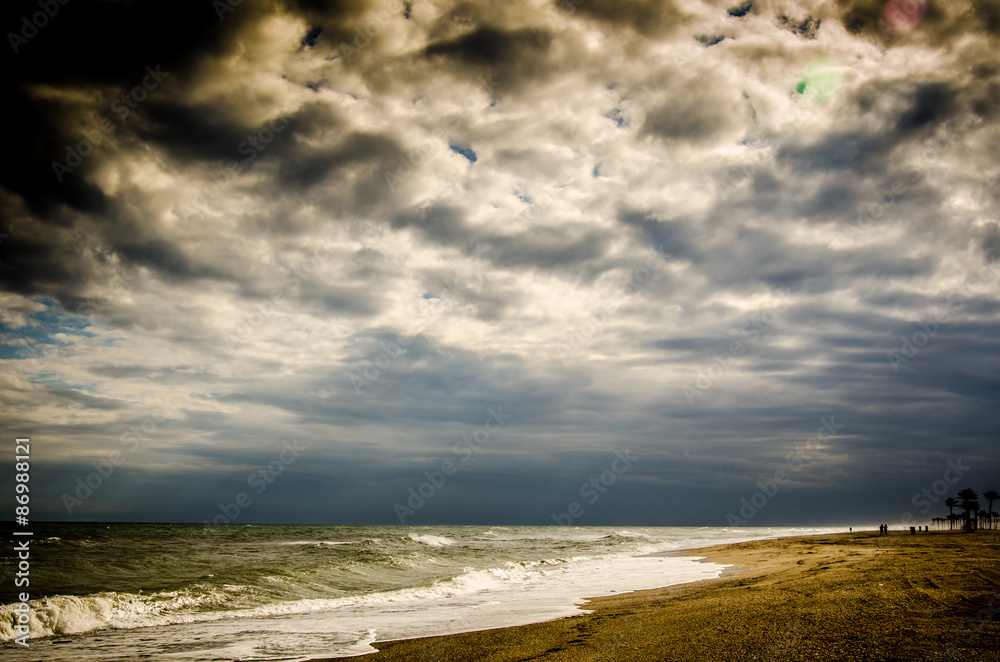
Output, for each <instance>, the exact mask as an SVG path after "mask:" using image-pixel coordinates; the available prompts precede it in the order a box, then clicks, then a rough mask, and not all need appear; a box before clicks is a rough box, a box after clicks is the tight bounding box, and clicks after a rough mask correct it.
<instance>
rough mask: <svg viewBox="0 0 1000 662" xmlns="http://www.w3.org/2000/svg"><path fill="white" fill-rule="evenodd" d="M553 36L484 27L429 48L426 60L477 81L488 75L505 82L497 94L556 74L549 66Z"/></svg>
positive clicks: (532, 31)
mask: <svg viewBox="0 0 1000 662" xmlns="http://www.w3.org/2000/svg"><path fill="white" fill-rule="evenodd" d="M552 41H553V36H552V34H551V33H550V32H549V31H548V30H542V29H538V28H520V29H516V30H504V29H501V28H497V27H494V26H490V25H481V26H479V27H477V28H475V29H473V30H472V31H470V32H467V33H465V34H463V35H461V36H458V37H454V38H450V39H443V40H441V41H436V42H434V43H431V44H428V45H427V47H426V48H425V49H424V56H425V57H427V58H428V59H429V60H430V61H431V63H438V62H440V61H441V60H446V61H448V62H449V63H450V64H451V65H452V66H454V67H456V68H457V69H459V70H465V71H467V72H468V73H469V74H470V75H472V76H473V78H476V77H478V78H480V79H481V77H482V76H483V75H485V74H488V75H489V77H490V78H491V79H492V78H494V77H495V78H496V79H499V80H500V81H502V83H501V86H500V87H499V88H497V89H496V93H498V94H504V93H506V92H507V91H508V90H511V89H514V88H515V86H516V85H518V84H520V83H522V82H524V81H529V80H532V79H538V78H543V77H545V76H546V75H548V74H549V73H551V72H552V66H551V64H550V63H549V62H548V57H549V52H550V50H551V46H552Z"/></svg>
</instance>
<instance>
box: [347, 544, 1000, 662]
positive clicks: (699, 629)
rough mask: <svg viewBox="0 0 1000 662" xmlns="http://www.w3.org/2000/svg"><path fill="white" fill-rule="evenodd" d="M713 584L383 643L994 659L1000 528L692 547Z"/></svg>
mask: <svg viewBox="0 0 1000 662" xmlns="http://www.w3.org/2000/svg"><path fill="white" fill-rule="evenodd" d="M683 555H685V556H686V555H696V556H704V557H705V558H706V560H707V561H713V562H716V563H724V564H731V565H732V566H733V567H732V568H729V569H727V570H726V572H725V574H724V575H723V576H722V577H720V578H718V579H712V580H706V581H701V582H693V583H690V584H681V585H677V586H671V587H667V588H662V589H655V590H650V591H639V592H635V593H626V594H622V595H618V596H612V597H602V598H596V599H593V600H591V601H590V602H589V603H588V604H587V605H586V608H587V609H590V610H593V612H592V613H590V614H581V615H579V616H572V617H569V618H563V619H559V620H555V621H549V622H546V623H536V624H532V625H524V626H519V627H511V628H501V629H495V630H484V631H480V632H469V633H464V634H455V635H449V636H444V637H427V638H422V639H409V640H404V641H394V642H383V643H376V644H375V647H376V648H378V649H379V652H378V653H374V654H371V655H366V656H362V657H357V658H352V659H354V660H364V661H365V662H389V661H395V660H406V661H408V662H413V661H426V662H432V661H441V662H444V661H453V660H483V661H487V662H508V661H514V660H566V661H573V662H577V661H583V660H636V661H639V662H642V661H645V660H656V661H661V660H759V661H764V660H782V661H787V662H792V661H794V660H858V661H869V660H945V659H949V660H961V661H965V660H998V661H1000V651H998V650H997V649H1000V534H998V533H996V532H989V531H980V532H977V533H974V534H966V533H960V532H930V533H921V534H917V535H911V534H909V532H906V533H900V532H893V533H892V534H891V535H890V536H889V537H879V535H878V533H877V532H863V533H853V534H846V533H845V534H836V535H820V536H809V537H801V538H778V539H773V540H759V541H753V542H747V543H739V544H735V545H722V546H718V547H708V548H704V549H698V550H688V551H685V552H684V553H683Z"/></svg>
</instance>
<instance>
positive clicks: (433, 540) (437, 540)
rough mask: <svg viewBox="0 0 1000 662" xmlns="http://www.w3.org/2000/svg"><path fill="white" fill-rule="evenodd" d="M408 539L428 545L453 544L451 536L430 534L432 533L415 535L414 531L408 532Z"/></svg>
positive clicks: (444, 545) (441, 545) (443, 545)
mask: <svg viewBox="0 0 1000 662" xmlns="http://www.w3.org/2000/svg"><path fill="white" fill-rule="evenodd" d="M410 540H412V541H413V542H418V543H420V544H421V545H428V546H429V547H446V546H448V545H454V544H455V541H454V540H452V539H451V538H445V537H444V536H432V535H422V536H421V535H417V534H416V533H411V534H410Z"/></svg>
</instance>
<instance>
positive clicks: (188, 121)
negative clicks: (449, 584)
mask: <svg viewBox="0 0 1000 662" xmlns="http://www.w3.org/2000/svg"><path fill="white" fill-rule="evenodd" d="M39 11H40V10H39V8H38V5H37V3H30V2H15V3H11V4H9V5H7V6H5V9H4V11H3V25H4V26H6V31H7V33H8V34H7V37H8V47H9V50H8V52H7V54H6V55H5V58H6V63H5V71H6V79H7V90H6V91H7V97H6V99H7V104H6V107H7V110H8V117H9V118H10V119H9V122H8V125H7V131H6V132H5V136H4V139H5V141H6V149H7V158H5V159H4V163H3V165H2V166H0V332H2V338H0V342H2V345H0V362H2V367H3V372H2V374H0V382H2V390H0V402H2V405H3V409H4V412H5V417H4V421H5V422H4V426H3V429H4V430H5V434H6V435H7V437H8V438H13V437H15V436H31V437H32V438H33V439H35V440H37V443H36V445H34V446H33V449H34V450H35V453H34V454H33V464H32V472H33V473H32V481H33V483H32V484H33V498H32V504H33V514H34V516H36V517H38V518H39V519H41V518H47V519H75V520H100V519H124V520H143V519H153V520H187V521H202V520H211V519H213V518H214V517H215V516H216V515H218V513H219V508H218V506H219V504H220V503H224V502H227V501H231V500H232V499H233V497H234V495H235V494H237V493H238V492H239V491H241V490H242V489H246V478H247V476H248V475H249V474H250V473H253V472H255V471H257V469H258V468H259V467H264V466H267V465H268V463H271V462H273V461H274V460H276V459H277V458H278V456H279V454H280V453H281V451H282V448H283V446H282V442H283V441H289V440H293V439H294V440H296V443H298V444H299V445H300V446H301V447H302V448H303V449H304V450H303V451H302V455H301V458H302V461H297V462H295V464H294V465H290V466H288V467H287V468H284V469H283V470H282V473H281V474H280V475H276V476H273V480H274V482H273V484H272V485H271V486H270V487H269V489H268V491H267V494H266V496H265V497H262V498H260V499H256V500H255V502H254V507H253V508H252V509H250V510H248V511H247V512H246V513H245V514H243V515H241V521H243V520H245V521H325V522H331V523H335V522H397V521H399V520H398V519H397V516H398V509H395V508H394V506H395V504H397V503H405V502H406V499H407V498H408V495H409V494H410V492H409V490H410V489H411V488H413V489H418V488H419V487H420V485H421V483H426V482H427V481H429V480H432V478H431V476H433V475H434V474H433V472H435V471H436V470H438V469H440V468H441V467H442V463H444V462H448V461H451V462H453V463H454V466H455V467H456V470H455V471H454V472H453V473H452V474H451V475H449V476H447V480H446V482H445V484H443V485H439V486H435V489H434V495H433V497H432V498H427V499H425V500H426V503H425V504H423V505H421V506H420V507H419V508H414V509H413V510H414V512H413V513H412V514H411V515H409V516H408V518H407V519H406V523H407V524H411V523H413V524H420V523H431V522H442V523H461V522H467V523H474V522H484V523H485V522H496V523H553V520H552V517H551V514H552V513H555V512H563V511H565V510H566V508H567V505H568V504H569V503H571V502H572V501H577V500H580V499H581V498H582V497H581V494H580V492H579V488H580V485H581V484H583V483H585V482H587V481H589V480H590V479H591V478H592V477H593V476H598V475H600V474H601V472H603V471H606V470H607V469H608V468H609V467H610V466H611V463H612V462H614V460H615V452H616V451H622V452H624V451H625V450H628V451H629V452H630V453H632V454H633V455H634V456H635V458H636V460H635V462H634V464H632V465H631V466H630V467H629V469H628V471H627V472H625V473H624V474H622V475H621V476H619V477H618V478H617V479H616V481H615V483H614V485H613V486H612V487H610V488H608V490H607V493H606V495H602V497H601V499H600V500H599V501H598V502H597V503H595V504H592V507H591V504H588V508H587V513H586V516H585V517H584V518H582V519H580V520H579V523H580V524H602V523H616V522H617V523H632V524H639V523H645V524H691V525H724V524H726V523H727V515H729V514H730V513H734V514H735V513H738V511H739V508H740V499H741V498H742V497H749V496H750V495H752V494H753V493H754V492H755V491H757V490H759V489H761V488H760V487H759V482H760V481H763V480H765V478H766V477H769V476H773V475H774V474H775V472H776V471H779V470H784V471H786V472H788V474H789V475H790V480H789V482H787V483H786V484H783V485H782V486H781V487H780V492H779V493H778V494H777V495H775V496H774V497H773V498H771V499H770V500H769V501H768V503H767V505H766V507H765V508H761V509H760V512H759V513H755V514H754V515H753V516H752V517H750V518H749V519H748V520H747V521H748V522H749V524H752V525H757V524H784V523H813V522H815V523H847V522H859V521H868V522H874V521H876V520H878V521H886V520H891V521H899V518H900V517H901V516H903V515H904V513H906V512H913V514H914V515H915V516H919V517H921V518H923V517H924V516H925V515H926V517H927V518H929V517H933V516H935V515H940V514H943V513H944V512H946V511H945V510H944V509H943V507H942V508H939V511H935V512H933V513H922V512H920V511H919V509H917V508H916V507H915V506H914V505H913V504H912V503H911V497H912V496H913V494H915V493H917V492H919V491H921V490H922V489H924V488H925V487H929V486H931V485H932V484H933V483H934V481H936V480H938V479H939V478H941V476H942V475H943V474H944V472H945V470H946V469H948V464H947V463H948V462H949V461H956V462H957V461H958V460H959V458H961V462H962V463H963V466H964V465H967V466H968V467H970V468H969V469H968V471H967V472H966V473H965V475H964V476H963V478H962V484H961V485H957V486H956V489H957V488H959V487H965V486H966V485H969V486H972V487H974V488H976V489H979V490H983V489H989V488H991V487H992V488H996V487H997V486H998V482H1000V461H998V459H997V454H996V452H995V450H994V445H995V442H996V436H997V433H998V429H1000V417H998V414H997V411H998V407H997V403H998V394H1000V378H998V374H1000V372H998V371H1000V344H998V342H997V338H1000V294H998V292H1000V291H998V285H1000V278H998V276H1000V264H997V262H996V260H997V255H998V250H1000V218H998V212H997V209H998V205H997V198H996V193H995V192H996V190H997V186H998V184H1000V167H998V159H997V156H996V154H997V148H998V145H1000V130H998V125H997V110H996V108H997V101H998V99H1000V59H998V57H997V55H996V48H995V44H994V43H993V42H994V41H995V39H996V34H997V26H998V24H1000V20H998V16H1000V12H998V11H997V7H996V3H990V2H965V3H947V4H945V3H937V2H931V3H930V4H927V3H923V2H922V1H921V0H914V1H913V2H909V3H895V2H892V3H889V4H886V3H884V2H880V1H879V2H848V1H846V0H845V1H844V2H836V3H828V2H815V3H812V2H808V1H805V0H803V1H801V2H785V3H778V2H770V1H765V0H754V1H753V2H749V1H748V2H745V3H739V2H735V1H734V2H732V3H731V4H727V3H714V2H701V1H699V0H678V1H676V2H673V1H654V0H629V1H627V2H611V1H610V0H559V1H558V2H550V1H544V2H542V1H539V2H517V3H491V2H485V1H482V2H479V1H474V2H444V1H441V2H439V1H432V2H425V1H422V0H415V1H414V2H396V1H390V0H385V1H380V0H372V1H371V2H330V1H327V2H306V1H305V0H302V1H298V2H293V1H291V0H289V1H287V2H278V1H273V2H242V3H232V4H231V3H229V2H228V1H227V0H221V1H220V2H214V3H212V2H201V1H199V2H194V1H192V2H178V3H173V4H170V5H169V6H163V7H160V6H158V5H156V4H155V3H147V2H88V1H86V0H74V1H73V2H72V3H67V4H65V5H59V9H58V12H57V13H55V14H54V15H51V16H44V17H43V18H44V20H43V18H38V12H39ZM491 421H492V422H491ZM498 421H499V422H500V423H502V425H501V424H500V423H498ZM88 481H89V483H90V484H89V486H88ZM425 491H426V490H425ZM34 509H37V510H34Z"/></svg>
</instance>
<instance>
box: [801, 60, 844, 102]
mask: <svg viewBox="0 0 1000 662" xmlns="http://www.w3.org/2000/svg"><path fill="white" fill-rule="evenodd" d="M843 78H844V77H843V75H842V74H841V73H840V70H839V67H838V65H837V62H836V60H834V59H833V58H829V57H825V56H824V57H818V58H816V59H815V60H813V61H812V62H810V63H809V64H807V65H806V66H805V67H804V68H803V69H802V80H800V81H799V84H798V85H796V86H795V91H796V92H798V93H799V94H802V95H804V96H806V97H808V98H809V99H812V100H813V101H817V102H819V103H822V102H824V101H826V100H827V99H830V98H831V97H833V95H835V94H836V93H837V90H839V89H840V85H841V83H842V82H843Z"/></svg>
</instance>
